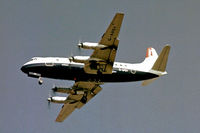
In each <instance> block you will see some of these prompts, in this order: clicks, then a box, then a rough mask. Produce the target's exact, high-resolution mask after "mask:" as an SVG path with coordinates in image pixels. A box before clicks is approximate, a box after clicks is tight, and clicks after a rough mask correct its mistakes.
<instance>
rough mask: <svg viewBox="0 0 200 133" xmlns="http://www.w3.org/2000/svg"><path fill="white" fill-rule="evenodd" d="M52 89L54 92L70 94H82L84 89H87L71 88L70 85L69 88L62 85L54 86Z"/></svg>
mask: <svg viewBox="0 0 200 133" xmlns="http://www.w3.org/2000/svg"><path fill="white" fill-rule="evenodd" d="M52 90H53V91H54V92H60V93H67V94H72V95H77V94H78V95H81V94H82V95H83V94H84V93H85V91H87V90H78V89H77V90H75V89H72V87H70V88H64V87H54V88H52Z"/></svg>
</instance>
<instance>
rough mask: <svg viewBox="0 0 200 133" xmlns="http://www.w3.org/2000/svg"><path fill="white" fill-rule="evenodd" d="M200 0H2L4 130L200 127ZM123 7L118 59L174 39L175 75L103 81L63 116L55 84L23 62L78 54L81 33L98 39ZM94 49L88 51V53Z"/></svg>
mask: <svg viewBox="0 0 200 133" xmlns="http://www.w3.org/2000/svg"><path fill="white" fill-rule="evenodd" d="M199 6H200V1H199V0H190V1H188V0H167V1H166V0H123V1H122V0H101V1H100V0H99V1H97V0H82V1H81V0H79V1H74V0H34V1H33V0H32V1H27V0H17V1H16V0H9V1H8V0H0V60H1V69H0V86H1V87H0V90H1V92H0V107H1V108H0V133H12V132H15V133H22V132H28V133H47V132H51V133H53V132H68V133H71V132H75V133H78V132H82V133H87V132H95V133H102V132H105V133H111V132H113V133H121V132H123V133H133V132H136V133H147V132H148V133H188V132H190V133H199V131H200V126H199V123H200V104H199V101H200V87H199V79H200V76H199V75H200V70H199V68H200V61H199V58H200V53H199V50H200V45H199V42H200V26H199V24H200V8H199ZM116 12H124V13H125V18H124V21H123V24H122V28H121V32H120V44H119V49H118V53H117V57H116V60H117V61H124V62H132V63H135V62H141V61H142V60H143V59H144V57H145V52H146V48H147V47H149V46H152V47H154V48H155V49H156V50H157V52H158V53H159V52H160V51H161V49H162V47H163V46H164V45H165V44H167V43H169V44H171V46H172V49H171V53H170V57H169V62H168V66H167V71H168V73H169V74H168V75H167V76H164V77H161V78H160V79H158V80H157V81H155V82H154V83H153V84H151V85H149V86H147V87H142V86H141V82H135V83H134V82H132V83H117V84H113V83H110V84H105V85H103V86H102V87H103V91H102V92H101V93H99V94H98V95H97V96H96V97H95V98H94V99H92V100H91V101H90V102H89V103H88V104H87V105H86V106H84V107H83V108H82V109H81V110H76V111H75V112H73V114H72V115H71V116H70V117H69V118H68V119H66V120H65V121H64V122H63V123H55V122H54V120H55V118H56V116H57V114H58V113H59V110H60V108H61V105H57V104H51V109H50V110H49V109H48V106H47V101H46V99H47V97H48V94H49V91H50V89H51V88H52V86H53V84H56V85H63V86H69V85H72V84H73V82H72V81H59V80H52V79H44V84H43V85H42V86H39V85H38V83H37V79H33V78H28V77H27V76H26V75H25V74H23V73H22V72H21V71H20V67H21V66H22V65H23V64H24V63H25V62H27V61H28V60H29V59H30V58H32V57H34V56H70V55H71V51H72V53H73V54H74V55H75V54H78V52H77V51H76V50H75V45H76V44H77V42H78V40H79V39H81V40H83V41H91V42H97V41H98V40H99V39H100V37H101V35H102V34H103V33H104V32H105V30H106V28H107V26H108V24H109V23H110V21H111V20H112V18H113V16H114V15H115V13H116ZM87 53H89V52H87V51H84V52H83V53H82V54H87Z"/></svg>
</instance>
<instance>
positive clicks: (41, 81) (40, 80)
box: [38, 77, 43, 85]
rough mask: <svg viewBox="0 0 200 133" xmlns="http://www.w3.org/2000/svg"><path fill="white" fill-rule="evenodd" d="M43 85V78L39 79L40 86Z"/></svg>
mask: <svg viewBox="0 0 200 133" xmlns="http://www.w3.org/2000/svg"><path fill="white" fill-rule="evenodd" d="M42 83H43V80H42V77H39V78H38V84H39V85H42Z"/></svg>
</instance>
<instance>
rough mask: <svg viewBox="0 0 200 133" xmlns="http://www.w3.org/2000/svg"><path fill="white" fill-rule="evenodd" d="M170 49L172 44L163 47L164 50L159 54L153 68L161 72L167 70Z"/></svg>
mask: <svg viewBox="0 0 200 133" xmlns="http://www.w3.org/2000/svg"><path fill="white" fill-rule="evenodd" d="M169 51H170V45H166V46H165V47H164V48H163V49H162V52H161V53H160V55H159V56H158V59H157V60H156V62H155V63H154V65H153V67H152V70H155V71H159V72H165V69H166V66H167V60H168V55H169Z"/></svg>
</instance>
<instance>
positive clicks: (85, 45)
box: [78, 42, 107, 50]
mask: <svg viewBox="0 0 200 133" xmlns="http://www.w3.org/2000/svg"><path fill="white" fill-rule="evenodd" d="M78 47H79V48H83V49H94V50H95V49H103V48H106V47H107V46H105V45H102V44H98V43H92V42H83V43H79V44H78Z"/></svg>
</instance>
